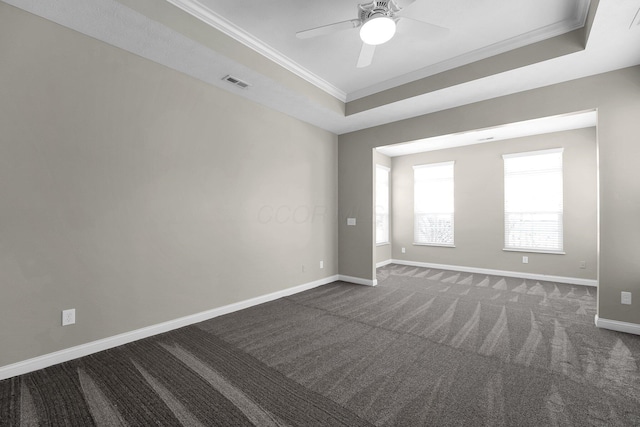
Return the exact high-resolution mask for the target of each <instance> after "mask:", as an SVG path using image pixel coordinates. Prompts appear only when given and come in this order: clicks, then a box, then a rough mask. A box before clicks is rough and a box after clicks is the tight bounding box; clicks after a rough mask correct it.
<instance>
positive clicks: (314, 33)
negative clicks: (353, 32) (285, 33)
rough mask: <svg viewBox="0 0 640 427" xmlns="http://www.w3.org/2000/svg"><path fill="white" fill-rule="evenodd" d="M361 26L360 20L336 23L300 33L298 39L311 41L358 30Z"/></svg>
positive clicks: (297, 34)
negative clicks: (312, 38)
mask: <svg viewBox="0 0 640 427" xmlns="http://www.w3.org/2000/svg"><path fill="white" fill-rule="evenodd" d="M360 24H361V22H360V20H359V19H351V20H349V21H342V22H336V23H335V24H329V25H323V26H322V27H316V28H311V29H309V30H304V31H298V32H297V33H296V37H298V38H299V39H309V38H311V37H318V36H325V35H327V34H332V33H335V32H338V31H342V30H350V29H352V28H357V27H359V26H360Z"/></svg>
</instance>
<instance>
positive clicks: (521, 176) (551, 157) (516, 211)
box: [503, 148, 563, 252]
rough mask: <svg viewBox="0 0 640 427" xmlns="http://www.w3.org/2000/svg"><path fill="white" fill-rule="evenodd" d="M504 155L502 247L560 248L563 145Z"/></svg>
mask: <svg viewBox="0 0 640 427" xmlns="http://www.w3.org/2000/svg"><path fill="white" fill-rule="evenodd" d="M503 158H504V227H505V237H504V240H505V249H514V250H531V251H542V252H561V251H562V250H563V181H562V149H561V148H558V149H553V150H542V151H532V152H527V153H517V154H507V155H504V156H503Z"/></svg>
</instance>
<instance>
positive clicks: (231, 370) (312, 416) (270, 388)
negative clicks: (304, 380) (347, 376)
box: [176, 328, 370, 426]
mask: <svg viewBox="0 0 640 427" xmlns="http://www.w3.org/2000/svg"><path fill="white" fill-rule="evenodd" d="M176 338H178V337H176ZM176 342H177V343H178V344H179V345H180V346H181V347H183V348H185V349H186V350H187V351H189V352H191V353H193V354H197V355H198V358H199V359H200V360H201V361H203V362H204V363H206V364H207V365H209V366H216V369H217V370H218V372H219V373H220V374H221V375H223V376H224V377H225V378H226V379H227V380H228V381H230V382H231V383H232V384H234V386H235V387H237V388H239V389H242V390H243V391H244V392H245V393H246V394H247V395H248V396H249V397H250V398H251V400H253V401H254V402H256V404H258V405H259V406H260V407H262V408H264V409H265V410H267V411H269V412H270V413H273V414H277V415H278V417H279V418H280V419H282V420H283V421H284V422H286V423H289V424H292V425H317V426H330V425H345V426H368V425H370V424H369V423H368V422H367V421H365V420H364V419H362V418H360V417H358V416H357V415H355V414H353V413H352V412H350V411H348V410H347V409H346V408H344V407H342V406H340V405H337V404H336V403H335V402H333V401H331V400H329V399H326V398H325V397H323V396H322V395H319V394H317V393H315V392H312V391H311V390H309V389H307V388H305V387H302V386H300V385H299V384H298V383H296V382H294V381H291V380H289V379H288V378H286V377H285V376H283V375H282V374H281V373H279V372H277V371H276V370H273V369H271V368H269V367H267V366H265V365H264V364H262V363H260V362H258V361H257V360H256V359H254V358H253V357H251V356H250V355H248V354H247V353H244V352H241V351H238V349H236V348H235V347H233V346H231V345H229V344H227V343H226V342H224V341H222V340H220V339H218V338H217V337H215V336H212V335H210V334H207V333H205V332H202V331H200V330H199V329H198V328H185V329H184V330H182V331H181V333H180V335H179V340H178V339H176Z"/></svg>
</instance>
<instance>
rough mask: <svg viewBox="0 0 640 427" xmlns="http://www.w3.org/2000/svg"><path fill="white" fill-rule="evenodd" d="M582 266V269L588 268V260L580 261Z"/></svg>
mask: <svg viewBox="0 0 640 427" xmlns="http://www.w3.org/2000/svg"><path fill="white" fill-rule="evenodd" d="M580 268H582V269H585V268H587V262H586V261H580Z"/></svg>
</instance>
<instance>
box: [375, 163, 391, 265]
mask: <svg viewBox="0 0 640 427" xmlns="http://www.w3.org/2000/svg"><path fill="white" fill-rule="evenodd" d="M373 161H374V163H375V164H376V165H382V166H386V167H388V168H391V157H389V156H385V155H384V154H382V153H378V152H377V151H375V150H374V152H373ZM374 170H375V169H374ZM374 182H375V180H374ZM373 196H374V200H373V206H375V205H376V201H375V191H374V193H373ZM392 204H393V180H392V172H389V208H391V206H392ZM374 212H375V211H374ZM392 241H393V210H392V211H391V212H390V213H389V244H384V245H376V263H379V262H384V261H388V260H390V259H391V248H392V246H393V245H392V244H391V242H392Z"/></svg>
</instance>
